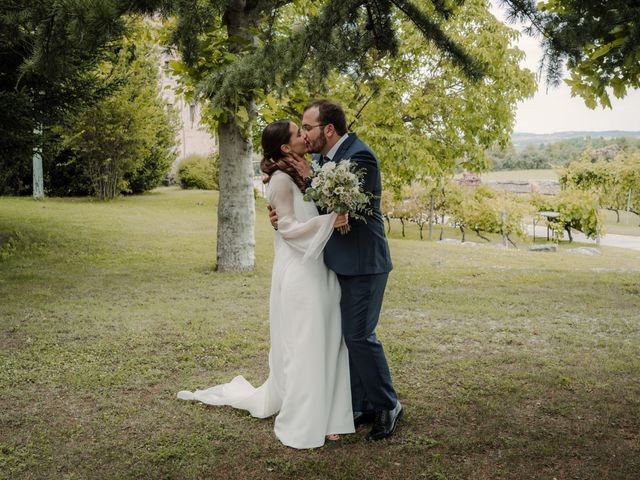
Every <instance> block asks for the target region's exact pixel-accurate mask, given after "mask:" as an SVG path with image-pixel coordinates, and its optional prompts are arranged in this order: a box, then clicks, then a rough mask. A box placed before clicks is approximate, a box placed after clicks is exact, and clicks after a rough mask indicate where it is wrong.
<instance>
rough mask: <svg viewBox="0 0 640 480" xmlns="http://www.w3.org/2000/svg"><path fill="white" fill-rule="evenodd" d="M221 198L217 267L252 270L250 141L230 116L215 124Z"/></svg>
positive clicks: (219, 205) (229, 270)
mask: <svg viewBox="0 0 640 480" xmlns="http://www.w3.org/2000/svg"><path fill="white" fill-rule="evenodd" d="M218 136H219V137H220V177H219V178H220V180H219V182H220V200H219V202H218V252H217V267H216V268H217V270H218V271H220V272H239V271H247V270H252V269H253V267H254V264H255V253H254V248H255V245H256V240H255V235H254V230H253V227H254V224H255V220H256V208H255V199H254V196H253V165H252V161H251V160H252V159H251V141H250V140H249V139H248V138H246V136H245V135H243V134H242V131H241V129H240V128H239V127H238V125H237V124H236V122H235V119H233V118H232V119H231V120H230V121H229V122H226V123H220V125H219V126H218Z"/></svg>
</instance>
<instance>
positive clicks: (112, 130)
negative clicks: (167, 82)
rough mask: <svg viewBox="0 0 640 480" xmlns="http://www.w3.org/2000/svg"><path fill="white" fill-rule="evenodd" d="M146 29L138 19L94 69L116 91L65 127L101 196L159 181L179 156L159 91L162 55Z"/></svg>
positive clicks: (137, 189)
mask: <svg viewBox="0 0 640 480" xmlns="http://www.w3.org/2000/svg"><path fill="white" fill-rule="evenodd" d="M148 31H150V29H149V25H148V24H144V23H139V24H138V25H137V27H136V29H133V30H132V32H131V34H130V35H129V36H127V37H123V38H122V39H121V40H120V41H119V42H118V44H117V46H116V47H117V48H114V54H113V58H112V59H111V60H110V61H105V62H103V63H101V64H100V65H98V66H97V69H96V71H95V76H96V77H97V78H101V79H102V81H103V83H104V85H105V88H106V89H108V90H110V91H112V93H111V94H110V95H109V96H107V97H105V98H103V99H101V100H99V101H97V102H95V103H94V104H91V105H88V106H87V107H86V108H85V109H84V110H82V111H81V112H79V113H78V114H77V115H75V116H73V117H72V118H71V119H70V120H69V121H68V122H66V125H65V127H64V128H63V132H62V137H63V143H64V144H65V145H66V146H69V147H70V148H71V149H72V150H73V151H74V154H75V158H76V160H75V161H76V162H78V163H79V165H80V168H81V170H82V171H83V172H84V173H85V175H86V176H87V177H88V178H89V179H90V181H91V185H92V191H93V193H94V194H95V195H97V196H98V197H99V198H100V199H102V200H104V199H111V198H114V197H115V196H116V195H117V194H119V193H120V192H130V193H139V192H141V191H145V190H148V189H150V188H153V187H155V186H157V185H158V184H159V182H160V180H161V179H162V177H163V176H164V175H165V174H166V173H167V171H168V170H169V168H170V166H171V162H172V161H173V159H174V158H175V152H174V150H173V146H174V143H175V135H176V122H175V119H174V118H173V117H172V115H171V112H170V111H168V106H167V105H166V103H165V102H164V101H163V100H162V99H161V98H160V97H159V92H158V87H157V85H158V82H159V78H158V71H157V68H158V67H157V65H158V58H157V56H156V55H155V54H154V53H153V51H152V45H151V41H152V39H151V38H150V37H148Z"/></svg>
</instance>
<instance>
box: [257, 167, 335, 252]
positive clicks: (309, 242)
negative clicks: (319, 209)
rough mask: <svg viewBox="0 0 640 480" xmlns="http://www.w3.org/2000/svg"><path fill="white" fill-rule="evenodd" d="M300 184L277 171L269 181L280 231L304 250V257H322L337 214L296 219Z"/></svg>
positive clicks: (293, 245) (278, 232) (292, 243)
mask: <svg viewBox="0 0 640 480" xmlns="http://www.w3.org/2000/svg"><path fill="white" fill-rule="evenodd" d="M297 188H298V187H297V186H296V185H295V183H293V180H291V177H289V175H287V174H285V173H277V174H274V175H273V176H272V177H271V180H270V181H269V193H268V201H269V204H270V205H271V206H272V207H273V208H274V209H275V210H276V213H277V214H278V231H277V233H276V234H277V235H281V236H282V238H283V239H284V240H285V241H286V242H287V243H288V244H289V245H290V246H291V247H293V248H295V249H296V250H298V251H299V252H301V253H303V254H304V258H305V259H307V258H309V257H311V258H318V256H319V255H320V253H321V252H322V249H323V248H324V246H325V244H326V243H327V241H328V240H329V237H330V236H331V234H332V233H333V227H334V223H335V221H336V217H337V215H336V214H335V213H330V214H327V215H318V216H317V217H313V218H311V219H309V220H307V221H306V222H300V221H298V220H297V219H296V216H295V211H294V207H293V194H294V189H297Z"/></svg>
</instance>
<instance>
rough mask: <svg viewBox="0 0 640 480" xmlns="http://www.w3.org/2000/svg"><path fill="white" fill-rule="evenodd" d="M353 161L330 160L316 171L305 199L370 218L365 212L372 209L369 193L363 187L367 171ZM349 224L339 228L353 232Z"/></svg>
mask: <svg viewBox="0 0 640 480" xmlns="http://www.w3.org/2000/svg"><path fill="white" fill-rule="evenodd" d="M355 167H356V164H355V162H352V161H351V160H348V159H347V160H343V161H342V162H340V163H335V162H327V163H325V164H324V165H323V166H322V167H321V168H320V169H319V170H316V173H315V175H314V177H313V180H312V181H311V186H310V187H309V188H307V190H306V192H305V194H304V199H305V200H313V201H314V202H315V203H316V205H317V206H318V207H320V208H323V209H325V210H326V211H328V212H336V213H338V214H343V213H349V216H350V217H353V218H356V219H358V220H364V221H366V219H365V217H364V216H363V215H362V214H361V213H368V212H369V211H370V208H369V207H368V206H369V201H370V198H369V195H368V194H367V193H365V192H364V190H363V189H362V177H363V176H364V170H356V169H355ZM349 229H350V227H349V225H348V224H347V225H345V226H344V227H339V228H338V230H340V233H341V234H343V235H344V234H346V233H347V232H349Z"/></svg>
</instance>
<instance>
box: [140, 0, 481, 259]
mask: <svg viewBox="0 0 640 480" xmlns="http://www.w3.org/2000/svg"><path fill="white" fill-rule="evenodd" d="M139 3H141V4H142V7H143V8H150V7H151V6H152V5H156V6H157V5H159V4H160V3H161V2H139ZM162 3H164V5H166V6H168V7H169V8H172V9H173V11H175V13H176V16H177V20H176V23H175V31H174V33H173V34H172V39H173V43H175V44H177V45H178V46H179V47H180V49H181V51H182V53H183V55H182V57H183V60H184V65H183V66H182V67H177V68H178V69H180V68H182V70H183V73H186V74H188V80H187V82H186V83H187V86H188V85H189V84H190V85H191V86H192V87H193V91H194V92H195V93H196V94H200V95H202V96H204V97H206V98H208V99H209V105H210V110H209V114H210V118H211V119H212V120H214V122H215V124H216V128H217V131H218V138H219V142H220V202H219V206H218V241H217V249H218V252H217V268H218V270H221V271H226V270H249V269H251V268H253V264H254V251H253V247H254V243H255V240H254V237H253V223H254V218H255V209H254V203H253V187H252V183H251V163H252V162H251V148H250V147H251V143H250V141H249V139H250V132H251V128H252V125H253V122H254V119H255V116H256V103H260V102H261V101H262V100H263V99H265V95H267V94H268V93H269V92H270V91H273V90H286V88H287V87H289V86H290V85H291V84H292V82H294V81H295V80H296V79H297V78H299V77H300V76H301V75H304V76H306V77H307V78H308V79H309V80H310V81H311V82H312V83H315V84H316V85H318V84H320V85H322V83H323V82H324V80H325V79H326V78H327V76H328V74H329V72H330V71H332V70H333V69H336V70H337V71H339V72H343V73H344V72H361V71H366V70H368V71H370V72H372V74H375V72H373V70H372V68H371V65H370V64H369V63H368V59H369V58H370V57H369V56H370V55H372V54H373V55H374V56H376V57H378V58H381V57H383V56H385V55H388V54H396V53H397V52H398V49H399V47H400V42H399V32H400V31H401V30H402V29H401V28H399V23H398V18H408V19H410V20H411V22H413V23H414V24H415V26H416V28H417V30H418V31H419V32H420V33H421V35H422V36H423V38H426V39H427V40H429V41H431V42H433V43H434V44H435V45H437V47H438V48H439V49H440V50H441V51H443V52H446V59H447V60H448V61H450V62H453V63H454V64H456V65H457V66H458V68H460V69H461V70H462V71H464V72H465V73H466V74H467V75H468V76H469V77H473V78H476V79H478V78H480V77H481V76H482V72H483V70H484V65H483V63H484V62H483V61H482V59H475V58H473V57H471V56H469V55H468V54H467V53H466V52H465V50H464V49H463V48H462V47H460V46H459V45H458V43H456V42H455V41H454V40H453V39H452V38H451V35H450V34H448V33H447V32H445V30H444V29H443V28H442V27H441V25H440V24H441V22H442V21H444V20H445V19H447V18H450V17H451V16H452V15H453V13H454V10H456V8H457V7H456V5H455V4H449V3H446V2H440V1H426V0H424V1H421V2H419V3H418V4H416V3H412V2H409V1H406V0H393V1H388V0H377V1H372V2H364V3H363V2H362V1H361V0H348V1H346V2H345V1H344V0H325V1H322V2H319V3H315V4H311V5H310V4H303V3H298V2H280V1H270V0H265V1H262V2H245V1H241V0H233V1H224V2H222V1H219V0H211V1H197V0H183V1H180V2H169V1H167V2H162ZM139 6H140V5H138V7H139ZM283 19H286V21H284V20H283ZM372 52H377V53H372Z"/></svg>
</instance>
